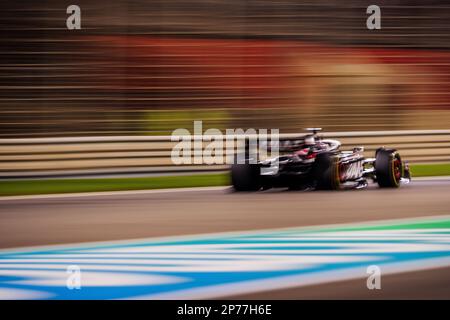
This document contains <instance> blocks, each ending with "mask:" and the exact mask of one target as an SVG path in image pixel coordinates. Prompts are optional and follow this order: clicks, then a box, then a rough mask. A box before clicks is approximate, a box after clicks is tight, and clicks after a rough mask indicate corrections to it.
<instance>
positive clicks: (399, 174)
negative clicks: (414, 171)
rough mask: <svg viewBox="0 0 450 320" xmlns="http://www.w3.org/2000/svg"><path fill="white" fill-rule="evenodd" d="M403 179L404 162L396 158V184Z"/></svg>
mask: <svg viewBox="0 0 450 320" xmlns="http://www.w3.org/2000/svg"><path fill="white" fill-rule="evenodd" d="M401 177H402V162H401V161H400V159H398V158H395V160H394V178H395V181H396V182H399V181H400V178H401Z"/></svg>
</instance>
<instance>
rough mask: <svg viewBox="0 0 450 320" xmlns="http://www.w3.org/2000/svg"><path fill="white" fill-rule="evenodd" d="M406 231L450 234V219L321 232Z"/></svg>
mask: <svg viewBox="0 0 450 320" xmlns="http://www.w3.org/2000/svg"><path fill="white" fill-rule="evenodd" d="M408 229H449V232H450V219H444V220H431V221H420V222H409V223H398V224H388V225H376V226H361V227H357V226H356V227H349V228H334V229H324V230H323V232H333V231H375V230H408ZM321 231H322V230H321Z"/></svg>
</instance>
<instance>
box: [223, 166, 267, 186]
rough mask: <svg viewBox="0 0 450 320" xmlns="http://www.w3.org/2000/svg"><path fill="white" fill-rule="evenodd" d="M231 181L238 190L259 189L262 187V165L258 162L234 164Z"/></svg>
mask: <svg viewBox="0 0 450 320" xmlns="http://www.w3.org/2000/svg"><path fill="white" fill-rule="evenodd" d="M231 183H232V185H233V188H234V190H236V191H258V190H259V189H261V187H262V185H261V177H260V166H259V165H258V164H233V165H232V166H231Z"/></svg>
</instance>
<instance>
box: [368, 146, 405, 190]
mask: <svg viewBox="0 0 450 320" xmlns="http://www.w3.org/2000/svg"><path fill="white" fill-rule="evenodd" d="M375 175H376V178H377V182H378V185H379V186H380V188H398V187H399V186H400V180H401V178H402V176H403V162H402V159H401V157H400V154H399V153H398V152H397V151H396V150H394V149H384V148H380V149H378V150H377V151H376V155H375Z"/></svg>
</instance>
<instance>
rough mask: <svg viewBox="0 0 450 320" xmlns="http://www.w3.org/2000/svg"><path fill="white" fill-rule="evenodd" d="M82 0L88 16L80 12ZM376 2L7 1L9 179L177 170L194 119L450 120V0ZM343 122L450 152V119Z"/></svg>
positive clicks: (285, 129) (4, 124)
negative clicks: (178, 150) (175, 158)
mask: <svg viewBox="0 0 450 320" xmlns="http://www.w3.org/2000/svg"><path fill="white" fill-rule="evenodd" d="M71 4H76V5H78V6H79V7H80V8H81V30H68V29H67V27H66V19H67V18H68V17H69V14H67V13H66V9H67V7H68V6H69V5H71ZM371 4H374V3H373V1H364V0H349V1H338V0H314V1H310V0H305V1H298V0H283V1H275V0H245V1H244V0H226V1H225V0H185V1H182V0H154V1H142V0H127V1H122V0H119V1H106V0H98V1H85V0H79V1H76V2H75V3H74V2H72V1H60V0H47V1H20V2H17V1H9V0H6V1H2V2H1V4H0V6H1V11H0V12H1V13H0V14H1V19H0V26H1V28H0V30H1V31H0V32H1V36H0V37H1V50H0V140H1V141H0V154H1V155H2V159H1V160H0V174H1V176H0V178H5V177H16V176H24V175H26V174H27V173H30V172H35V173H38V174H41V175H44V176H45V175H46V174H48V173H49V172H50V171H54V170H60V171H61V172H65V173H67V170H69V169H70V170H97V171H95V172H98V170H99V168H101V169H102V170H106V169H111V170H113V171H114V172H117V171H118V168H122V169H121V171H123V168H127V170H128V169H129V170H131V171H136V170H141V171H142V170H143V171H149V170H150V171H151V172H156V171H158V170H160V169H161V168H162V169H161V170H162V171H164V172H167V171H168V170H167V166H170V165H171V161H170V158H169V155H170V150H171V148H172V147H173V144H170V143H167V139H166V140H161V141H160V140H158V137H160V136H162V135H170V134H171V133H172V131H173V130H174V129H177V128H187V129H189V130H192V126H193V121H194V120H202V121H203V129H204V130H206V129H208V128H218V129H220V130H224V129H225V128H243V129H247V128H255V129H259V128H268V129H271V128H277V129H280V133H282V134H285V133H298V132H302V130H303V128H305V127H322V128H324V130H325V131H326V132H334V133H338V134H339V133H346V132H349V131H364V132H366V131H376V132H394V131H398V130H436V129H449V128H450V125H449V124H450V105H449V102H450V90H449V89H450V33H449V28H450V24H449V21H450V20H449V18H450V5H449V3H448V1H444V0H427V1H416V0H390V1H377V2H376V4H377V5H378V6H380V8H381V30H368V29H367V27H366V20H367V18H368V17H369V14H367V13H366V9H367V7H368V6H369V5H371ZM99 136H102V137H106V138H107V137H110V140H107V141H106V142H105V141H99V139H97V138H96V137H99ZM113 137H119V138H113ZM123 137H126V138H123ZM146 137H147V138H148V139H146ZM336 137H337V138H343V142H344V147H347V146H348V147H352V146H353V145H355V144H363V145H365V146H367V147H368V150H369V151H373V150H374V149H375V148H376V147H378V146H380V145H391V146H395V147H398V148H400V149H401V150H402V154H403V155H404V156H406V158H407V159H408V160H412V161H415V162H436V161H438V162H449V161H450V132H444V133H442V132H440V133H439V136H436V135H429V134H428V133H427V134H426V135H425V136H423V135H422V136H420V137H419V136H417V135H408V136H396V137H393V136H392V135H384V134H383V135H379V136H378V139H375V138H370V139H357V138H352V139H345V134H344V135H337V136H336ZM79 138H83V139H84V140H79ZM17 139H24V140H17ZM39 139H50V140H39ZM67 139H69V140H67ZM70 139H72V140H70ZM77 139H78V140H77ZM425 143H426V145H427V147H426V148H424V144H425ZM185 169H186V168H184V169H183V168H178V169H177V170H178V171H180V170H185ZM209 169H211V170H212V168H209ZM221 169H223V168H221ZM214 170H219V168H214ZM44 171H45V172H44ZM61 172H60V173H61Z"/></svg>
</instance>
